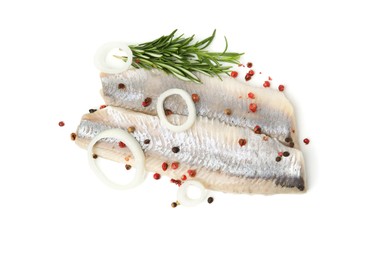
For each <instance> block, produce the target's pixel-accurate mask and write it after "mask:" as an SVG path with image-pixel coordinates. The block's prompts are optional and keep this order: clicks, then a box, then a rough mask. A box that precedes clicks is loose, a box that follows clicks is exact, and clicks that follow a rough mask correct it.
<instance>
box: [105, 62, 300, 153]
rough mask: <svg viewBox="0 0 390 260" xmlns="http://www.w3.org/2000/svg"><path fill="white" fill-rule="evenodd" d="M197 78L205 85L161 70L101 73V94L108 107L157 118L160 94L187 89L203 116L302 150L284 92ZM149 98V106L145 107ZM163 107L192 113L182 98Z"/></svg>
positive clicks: (181, 112) (170, 100)
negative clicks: (253, 106) (252, 107)
mask: <svg viewBox="0 0 390 260" xmlns="http://www.w3.org/2000/svg"><path fill="white" fill-rule="evenodd" d="M195 74H196V76H198V77H199V79H200V80H201V81H202V84H198V83H194V82H188V81H182V80H180V79H178V78H176V77H174V76H172V75H167V74H166V73H164V72H162V71H160V70H145V69H129V70H127V71H125V72H122V73H118V74H105V73H102V74H101V81H102V86H103V88H102V96H103V99H104V101H105V102H106V104H107V105H110V106H115V107H122V108H128V109H131V110H134V111H138V112H143V113H146V114H150V115H156V114H157V112H156V102H157V98H158V97H159V95H160V94H161V93H163V92H164V91H166V90H168V89H172V88H178V89H182V90H185V91H186V92H188V93H189V94H196V95H198V97H199V102H196V103H195V106H196V111H197V115H198V116H202V117H207V118H209V119H217V120H219V121H221V122H224V123H227V124H229V125H232V126H241V127H248V128H250V129H254V127H255V126H260V128H261V132H262V133H264V134H266V135H268V136H270V137H274V138H277V139H278V140H279V141H281V142H282V143H283V144H285V145H289V146H294V144H295V147H296V148H297V147H298V140H297V133H296V124H295V118H294V113H293V107H292V105H291V103H290V102H289V101H288V100H287V98H286V97H285V96H284V94H282V93H281V92H279V91H276V90H273V89H269V88H268V89H265V88H260V87H252V86H249V85H246V84H244V83H241V82H239V81H238V80H236V79H232V78H230V77H223V76H222V79H223V80H221V79H219V78H217V77H209V76H205V75H203V74H200V73H195ZM248 93H253V95H254V98H253V99H251V98H248ZM146 99H148V102H147V103H148V104H145V100H146ZM143 102H144V103H143ZM250 104H256V106H257V109H256V111H255V112H253V111H251V110H250V109H249V107H250ZM164 108H165V109H167V110H170V111H172V112H173V113H174V114H179V115H188V112H187V108H186V104H185V102H184V101H183V100H182V99H181V98H180V97H179V96H177V95H173V96H170V97H168V98H167V99H166V100H165V102H164ZM226 110H230V111H229V112H231V114H230V115H229V114H227V113H226Z"/></svg>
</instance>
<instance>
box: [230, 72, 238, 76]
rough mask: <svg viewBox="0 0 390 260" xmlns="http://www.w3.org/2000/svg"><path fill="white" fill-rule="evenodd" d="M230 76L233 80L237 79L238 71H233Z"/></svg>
mask: <svg viewBox="0 0 390 260" xmlns="http://www.w3.org/2000/svg"><path fill="white" fill-rule="evenodd" d="M230 76H231V77H232V78H237V76H238V72H237V71H232V72H230Z"/></svg>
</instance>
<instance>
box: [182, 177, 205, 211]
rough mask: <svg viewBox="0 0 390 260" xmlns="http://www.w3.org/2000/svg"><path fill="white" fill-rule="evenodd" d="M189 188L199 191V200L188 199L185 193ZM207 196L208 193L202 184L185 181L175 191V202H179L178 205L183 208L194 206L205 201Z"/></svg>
mask: <svg viewBox="0 0 390 260" xmlns="http://www.w3.org/2000/svg"><path fill="white" fill-rule="evenodd" d="M190 186H195V187H197V188H198V189H199V190H200V196H199V198H196V199H191V198H190V197H188V194H187V191H188V188H189V187H190ZM207 194H208V192H207V190H206V189H205V187H204V186H203V185H202V183H200V182H198V181H185V182H184V183H183V184H182V185H181V186H180V187H179V189H178V190H177V200H178V201H179V203H180V205H183V206H196V205H198V204H199V203H201V202H203V201H204V200H205V199H206V197H207Z"/></svg>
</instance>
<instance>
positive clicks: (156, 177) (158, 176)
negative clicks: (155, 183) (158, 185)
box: [153, 172, 161, 180]
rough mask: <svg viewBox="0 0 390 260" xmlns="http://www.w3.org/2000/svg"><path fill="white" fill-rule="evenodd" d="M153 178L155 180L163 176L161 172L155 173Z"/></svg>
mask: <svg viewBox="0 0 390 260" xmlns="http://www.w3.org/2000/svg"><path fill="white" fill-rule="evenodd" d="M153 178H154V179H155V180H159V179H160V178H161V175H160V174H159V173H157V172H156V173H155V174H153Z"/></svg>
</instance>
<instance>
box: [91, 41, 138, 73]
mask: <svg viewBox="0 0 390 260" xmlns="http://www.w3.org/2000/svg"><path fill="white" fill-rule="evenodd" d="M116 48H119V49H121V50H122V51H124V52H126V54H127V61H126V62H124V63H123V66H121V67H119V68H118V67H113V66H110V65H108V64H107V58H108V57H107V55H108V53H109V52H110V51H112V50H113V49H116ZM132 62H133V52H132V51H131V49H130V48H129V46H128V44H127V43H125V42H108V43H106V44H103V45H102V46H100V48H99V49H98V50H97V51H96V54H95V58H94V63H95V66H96V68H98V69H99V70H100V71H102V72H105V73H111V74H116V73H121V72H124V71H126V70H128V69H129V68H130V66H131V63H132Z"/></svg>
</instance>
